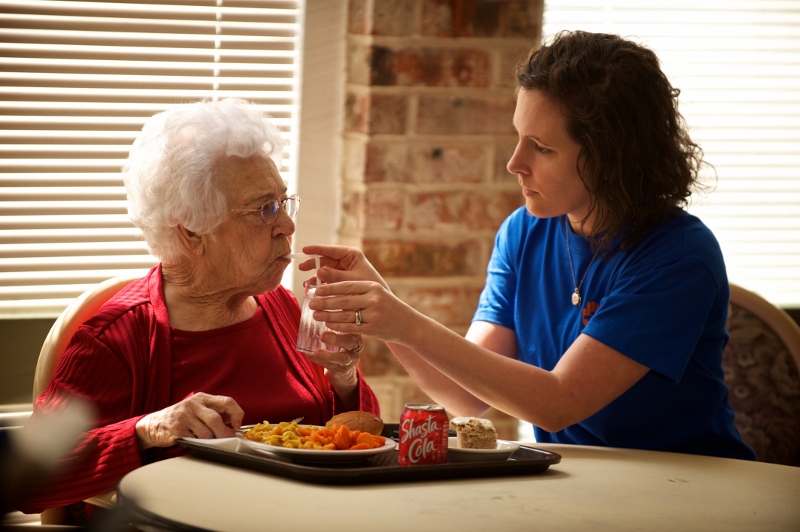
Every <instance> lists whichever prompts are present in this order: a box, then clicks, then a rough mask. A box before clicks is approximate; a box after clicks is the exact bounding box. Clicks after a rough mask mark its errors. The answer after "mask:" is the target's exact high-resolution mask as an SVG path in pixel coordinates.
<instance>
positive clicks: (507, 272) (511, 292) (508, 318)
mask: <svg viewBox="0 0 800 532" xmlns="http://www.w3.org/2000/svg"><path fill="white" fill-rule="evenodd" d="M519 216H520V211H517V212H515V213H514V214H512V215H511V216H510V217H508V218H506V220H505V221H504V222H503V224H502V225H501V226H500V229H499V230H498V232H497V236H496V237H495V242H494V249H493V250H492V255H491V258H490V259H489V265H488V267H487V272H486V285H485V286H484V289H483V291H482V292H481V297H480V300H479V301H478V309H477V310H476V311H475V315H474V317H473V318H472V321H486V322H490V323H496V324H498V325H502V326H504V327H507V328H509V329H514V328H515V326H514V304H515V298H516V291H517V255H518V247H519V242H520V239H521V236H520V234H519V233H520V230H519V224H518V223H515V222H516V221H517V220H516V218H518V217H519Z"/></svg>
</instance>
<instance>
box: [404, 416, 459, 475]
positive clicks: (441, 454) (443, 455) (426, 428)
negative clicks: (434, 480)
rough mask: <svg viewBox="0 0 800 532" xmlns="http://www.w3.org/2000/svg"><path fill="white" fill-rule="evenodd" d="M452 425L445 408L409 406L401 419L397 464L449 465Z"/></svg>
mask: <svg viewBox="0 0 800 532" xmlns="http://www.w3.org/2000/svg"><path fill="white" fill-rule="evenodd" d="M449 425H450V422H449V421H448V419H447V414H446V413H445V411H444V407H443V406H439V405H426V404H416V403H413V404H407V405H406V407H405V410H403V415H402V416H400V430H399V434H398V436H399V437H400V446H399V447H400V448H399V451H398V455H397V465H401V466H414V465H428V464H446V463H447V437H448V435H449Z"/></svg>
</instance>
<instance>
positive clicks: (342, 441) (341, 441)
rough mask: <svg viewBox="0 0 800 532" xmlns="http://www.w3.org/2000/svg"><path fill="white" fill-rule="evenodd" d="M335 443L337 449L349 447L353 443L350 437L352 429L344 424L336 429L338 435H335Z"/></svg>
mask: <svg viewBox="0 0 800 532" xmlns="http://www.w3.org/2000/svg"><path fill="white" fill-rule="evenodd" d="M333 443H334V444H335V445H336V448H337V449H341V450H344V449H349V448H350V447H351V446H352V445H353V442H352V440H351V438H350V430H349V429H348V428H347V427H346V426H344V425H342V426H341V427H339V430H337V431H336V436H334V437H333Z"/></svg>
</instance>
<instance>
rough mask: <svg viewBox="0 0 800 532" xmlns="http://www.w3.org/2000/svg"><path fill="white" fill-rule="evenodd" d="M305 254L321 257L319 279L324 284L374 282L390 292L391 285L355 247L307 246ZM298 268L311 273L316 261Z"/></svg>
mask: <svg viewBox="0 0 800 532" xmlns="http://www.w3.org/2000/svg"><path fill="white" fill-rule="evenodd" d="M303 253H307V254H310V255H320V269H319V272H318V274H319V277H320V281H322V282H323V283H334V282H338V281H374V282H376V283H380V284H381V285H382V286H383V287H384V288H385V289H387V290H389V285H388V284H387V283H386V281H385V280H384V279H383V277H381V274H380V273H378V270H376V269H375V267H374V266H372V264H370V262H369V261H368V260H367V258H366V257H365V256H364V253H363V252H362V251H361V250H360V249H358V248H355V247H346V246H316V245H315V246H305V247H304V248H303ZM298 268H300V270H302V271H309V270H313V269H314V268H315V263H314V260H313V259H311V260H307V261H305V262H303V263H301V264H300V265H299V266H298Z"/></svg>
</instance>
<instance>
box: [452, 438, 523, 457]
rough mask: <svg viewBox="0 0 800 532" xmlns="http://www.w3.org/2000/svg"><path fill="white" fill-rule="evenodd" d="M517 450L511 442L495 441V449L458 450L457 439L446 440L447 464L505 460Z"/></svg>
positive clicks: (516, 444) (516, 446)
mask: <svg viewBox="0 0 800 532" xmlns="http://www.w3.org/2000/svg"><path fill="white" fill-rule="evenodd" d="M517 449H519V444H518V443H516V442H513V441H506V440H497V448H496V449H460V448H459V447H458V438H448V439H447V455H448V461H449V462H487V461H502V460H507V459H508V457H509V456H511V454H512V453H513V452H514V451H516V450H517Z"/></svg>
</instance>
